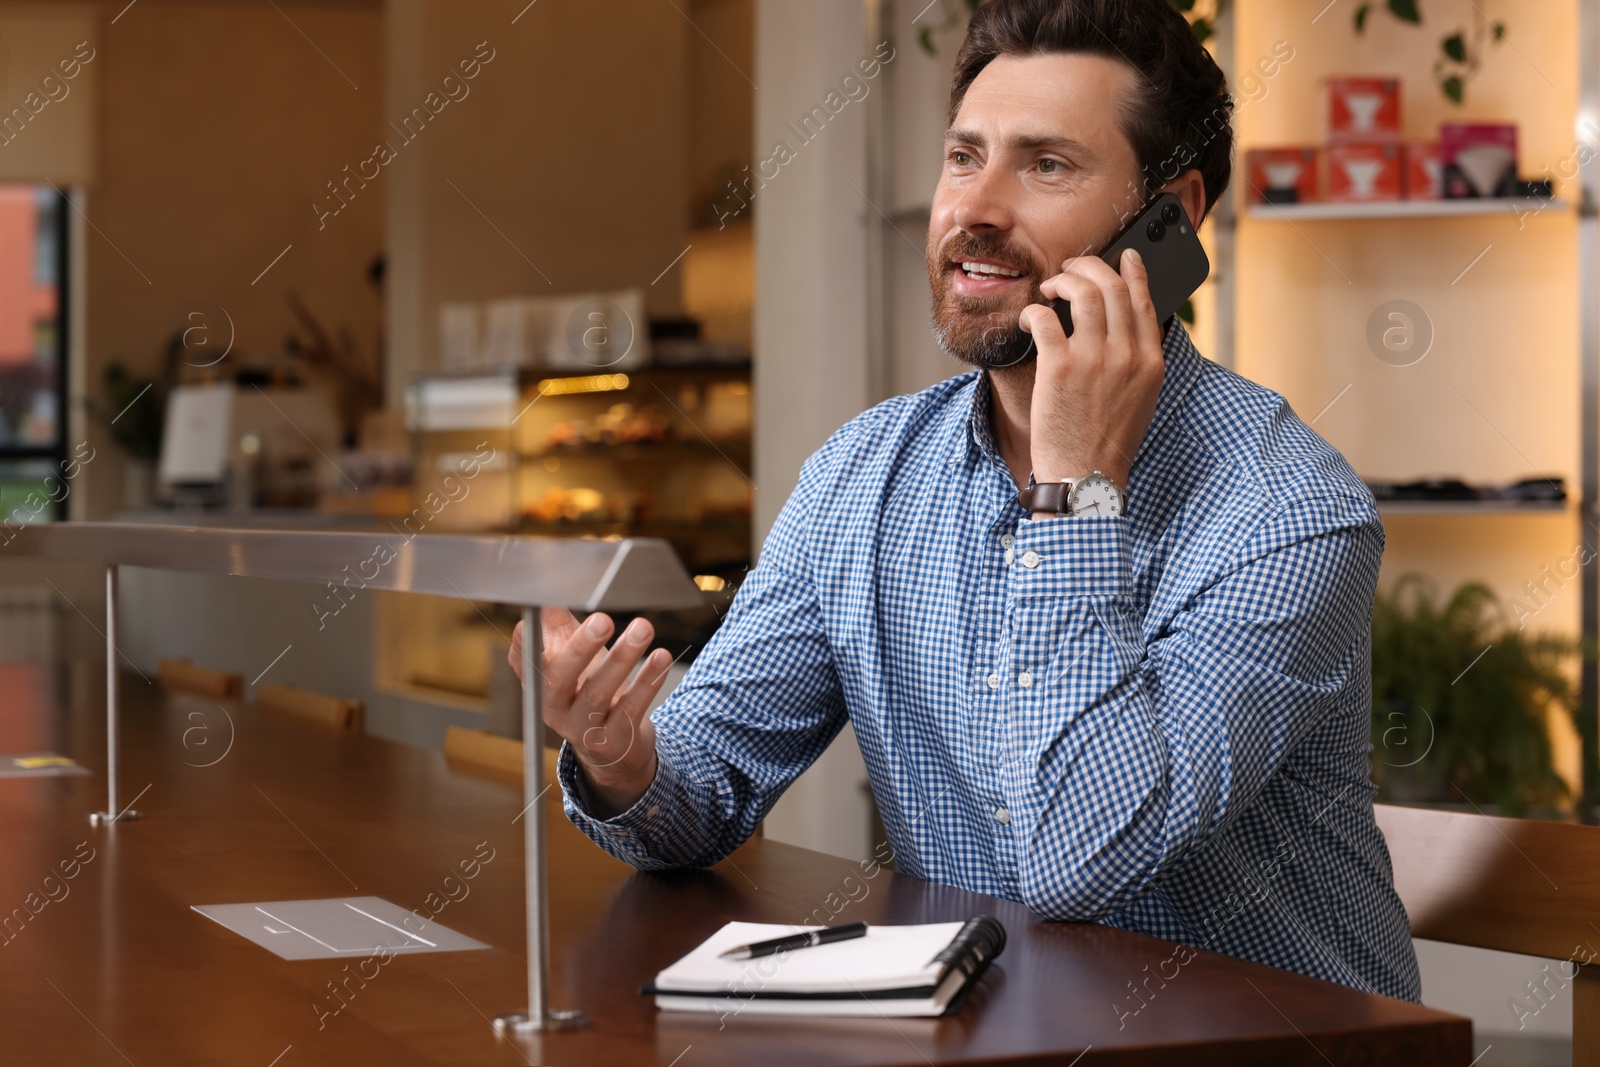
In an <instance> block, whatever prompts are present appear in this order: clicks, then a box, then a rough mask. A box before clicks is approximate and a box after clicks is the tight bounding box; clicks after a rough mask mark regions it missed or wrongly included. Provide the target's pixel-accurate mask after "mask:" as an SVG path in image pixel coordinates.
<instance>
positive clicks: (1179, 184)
mask: <svg viewBox="0 0 1600 1067" xmlns="http://www.w3.org/2000/svg"><path fill="white" fill-rule="evenodd" d="M1161 191H1162V192H1163V193H1174V194H1176V195H1177V197H1178V199H1179V200H1181V201H1183V208H1184V210H1185V211H1187V212H1188V213H1189V222H1190V223H1191V224H1193V226H1194V228H1195V229H1196V230H1198V229H1199V228H1200V223H1201V222H1202V221H1203V220H1204V219H1205V215H1206V209H1207V208H1208V207H1209V206H1210V205H1209V204H1207V203H1206V181H1205V179H1204V178H1202V177H1201V176H1200V172H1199V171H1198V170H1196V169H1194V168H1193V167H1190V168H1189V169H1188V170H1186V171H1184V172H1183V173H1182V174H1180V175H1178V176H1177V177H1176V178H1174V179H1172V180H1171V181H1170V182H1168V183H1167V184H1166V185H1164V186H1162V187H1161Z"/></svg>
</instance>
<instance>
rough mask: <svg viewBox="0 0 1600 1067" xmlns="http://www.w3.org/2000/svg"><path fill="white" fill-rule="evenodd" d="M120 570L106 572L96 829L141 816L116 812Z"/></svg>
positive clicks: (91, 818) (110, 568) (111, 568)
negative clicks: (102, 800)
mask: <svg viewBox="0 0 1600 1067" xmlns="http://www.w3.org/2000/svg"><path fill="white" fill-rule="evenodd" d="M119 655H121V653H119V652H118V651H117V566H116V564H114V563H113V564H111V565H110V566H108V567H107V568H106V810H105V811H96V812H91V813H90V815H89V821H90V822H91V823H94V824H95V825H96V826H100V825H102V824H105V823H114V822H119V821H122V820H127V819H137V818H138V817H139V813H138V812H137V811H134V810H133V809H132V808H129V809H128V810H127V811H124V812H121V813H120V814H119V813H118V811H117V739H118V732H117V702H118V695H117V657H118V656H119ZM135 799H137V798H135Z"/></svg>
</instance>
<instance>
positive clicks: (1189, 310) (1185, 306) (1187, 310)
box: [1178, 300, 1194, 326]
mask: <svg viewBox="0 0 1600 1067" xmlns="http://www.w3.org/2000/svg"><path fill="white" fill-rule="evenodd" d="M1178 318H1180V319H1182V320H1183V321H1184V322H1187V323H1188V324H1189V325H1190V326H1193V325H1194V301H1193V300H1185V301H1184V302H1183V303H1181V304H1179V305H1178Z"/></svg>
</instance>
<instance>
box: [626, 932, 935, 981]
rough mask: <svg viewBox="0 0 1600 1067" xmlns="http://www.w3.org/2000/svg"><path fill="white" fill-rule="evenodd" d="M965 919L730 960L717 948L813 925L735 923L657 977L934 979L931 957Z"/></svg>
mask: <svg viewBox="0 0 1600 1067" xmlns="http://www.w3.org/2000/svg"><path fill="white" fill-rule="evenodd" d="M961 925H962V924H961V923H959V922H949V923H924V924H921V925H915V926H869V927H868V928H867V933H866V936H865V937H857V938H854V939H852V940H849V941H835V942H834V943H833V944H830V945H815V946H812V947H811V948H803V949H799V950H797V951H794V952H789V953H787V954H784V955H774V956H765V957H761V956H758V957H756V958H755V959H753V960H724V959H719V958H718V957H717V954H718V953H720V952H725V951H727V950H728V949H730V948H733V947H734V946H736V945H746V944H750V943H751V942H753V941H766V940H770V939H771V938H774V937H785V936H787V935H789V934H797V933H804V932H806V931H807V930H812V929H816V928H815V927H805V926H786V925H782V924H777V923H747V922H731V923H728V924H727V925H726V926H724V927H723V928H722V929H721V930H718V931H717V932H716V933H714V934H712V935H711V936H710V937H709V938H707V939H706V940H705V941H703V942H702V943H701V944H700V945H699V946H697V947H696V948H695V949H694V950H693V951H692V952H690V953H689V954H688V955H687V956H685V957H683V959H681V960H679V961H678V962H677V963H674V964H673V965H672V966H670V967H668V968H667V969H666V970H664V971H662V972H661V973H660V974H659V975H657V976H656V985H657V987H658V988H659V989H661V990H662V991H663V992H669V991H670V992H677V991H684V992H722V991H729V990H737V991H739V992H741V993H743V994H745V995H749V994H751V993H758V992H761V991H763V990H765V991H767V992H774V993H778V992H783V993H825V992H844V993H849V992H851V991H852V988H851V987H852V986H854V988H855V989H860V990H882V989H903V988H913V987H916V986H923V985H931V984H932V983H933V982H934V981H935V980H936V979H937V978H938V976H939V966H938V965H937V964H932V965H930V962H929V961H931V960H932V959H933V957H935V956H937V955H938V954H939V952H940V951H941V950H942V949H943V948H944V947H945V946H946V945H948V944H949V943H950V940H951V939H952V938H954V937H955V936H956V933H957V932H958V931H960V929H961Z"/></svg>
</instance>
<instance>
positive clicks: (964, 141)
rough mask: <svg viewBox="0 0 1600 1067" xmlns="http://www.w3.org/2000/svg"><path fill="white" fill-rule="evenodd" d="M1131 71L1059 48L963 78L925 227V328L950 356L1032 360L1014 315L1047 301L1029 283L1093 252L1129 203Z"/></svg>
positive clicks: (1134, 185) (989, 361)
mask: <svg viewBox="0 0 1600 1067" xmlns="http://www.w3.org/2000/svg"><path fill="white" fill-rule="evenodd" d="M1138 77H1139V75H1138V74H1137V72H1135V71H1134V70H1133V68H1132V67H1130V66H1128V65H1127V64H1125V63H1122V62H1120V61H1118V60H1115V59H1109V58H1106V57H1104V56H1095V55H1085V54H1079V53H1067V54H1053V55H1040V56H1021V57H1019V56H1001V57H999V58H997V59H995V60H994V61H993V62H991V63H990V64H989V65H988V66H986V67H984V68H983V70H982V71H981V72H980V73H979V74H978V76H977V78H975V79H973V82H972V84H971V86H969V87H968V89H967V94H966V96H965V97H964V98H963V100H962V102H961V110H960V112H959V113H958V114H957V115H956V119H955V123H954V124H953V125H952V126H951V128H950V131H949V133H947V134H946V136H945V158H944V170H943V173H942V174H941V175H940V178H939V185H938V187H937V189H935V191H934V196H933V217H932V219H931V221H930V222H929V224H928V281H929V284H930V285H931V286H932V288H933V325H934V332H935V335H936V336H937V338H938V340H939V344H940V346H941V347H942V348H943V349H944V350H945V351H946V352H948V353H949V354H950V355H952V356H954V357H955V358H956V359H959V360H962V361H963V362H966V363H971V364H973V365H975V366H980V367H1004V366H1010V365H1012V364H1014V363H1020V362H1025V361H1027V360H1031V359H1033V358H1036V357H1035V353H1034V351H1033V344H1032V339H1031V338H1030V337H1029V336H1028V335H1027V334H1026V333H1024V332H1022V329H1021V327H1019V326H1018V325H1017V317H1018V315H1019V314H1020V313H1021V311H1022V309H1023V308H1025V307H1027V306H1028V305H1029V304H1042V303H1045V302H1046V301H1045V299H1044V296H1043V294H1042V293H1041V292H1040V291H1039V284H1040V283H1041V282H1043V281H1044V280H1045V279H1046V278H1049V277H1051V276H1053V275H1056V274H1059V273H1060V272H1061V263H1062V261H1063V260H1065V259H1068V258H1071V257H1073V256H1080V255H1086V254H1090V253H1097V252H1099V251H1100V250H1101V249H1102V248H1104V247H1105V246H1106V245H1107V244H1109V243H1110V241H1111V239H1112V238H1113V237H1114V236H1115V235H1116V234H1117V232H1118V231H1119V230H1120V229H1121V227H1122V223H1123V221H1124V219H1125V218H1127V217H1128V214H1129V213H1130V212H1132V211H1134V210H1137V208H1138V207H1139V205H1140V203H1141V199H1140V196H1139V187H1140V182H1139V165H1138V161H1137V159H1136V158H1135V156H1134V152H1133V146H1132V145H1131V144H1129V143H1128V140H1127V138H1126V137H1125V136H1124V135H1123V133H1122V130H1121V128H1120V127H1119V125H1118V122H1117V118H1118V116H1119V115H1121V114H1122V110H1123V108H1124V106H1126V103H1127V101H1128V99H1129V96H1130V94H1131V93H1133V91H1134V90H1135V87H1136V86H1135V82H1134V79H1136V78H1138ZM963 264H965V266H963Z"/></svg>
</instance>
